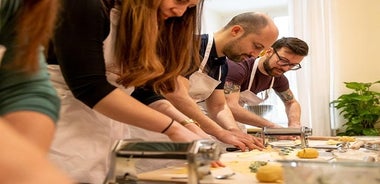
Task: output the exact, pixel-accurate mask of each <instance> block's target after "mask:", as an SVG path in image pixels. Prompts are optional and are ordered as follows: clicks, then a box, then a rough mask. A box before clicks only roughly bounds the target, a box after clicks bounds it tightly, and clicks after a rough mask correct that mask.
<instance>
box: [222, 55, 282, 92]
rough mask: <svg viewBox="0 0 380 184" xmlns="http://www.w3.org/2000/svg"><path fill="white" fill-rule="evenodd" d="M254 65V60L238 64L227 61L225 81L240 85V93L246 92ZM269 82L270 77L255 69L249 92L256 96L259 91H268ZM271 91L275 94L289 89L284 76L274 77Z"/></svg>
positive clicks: (270, 80)
mask: <svg viewBox="0 0 380 184" xmlns="http://www.w3.org/2000/svg"><path fill="white" fill-rule="evenodd" d="M254 63H255V59H254V58H251V59H248V60H245V61H243V62H239V63H238V62H234V61H231V60H229V59H227V64H228V74H227V79H226V81H228V82H232V83H234V84H236V85H240V91H245V90H247V89H248V83H249V80H250V76H251V73H252V68H253V64H254ZM271 82H272V77H271V76H268V75H264V74H263V73H261V72H260V70H258V69H257V70H256V73H255V77H254V79H253V84H252V86H251V89H250V90H251V91H252V92H253V93H255V94H257V93H259V92H261V91H264V90H267V89H269V87H270V84H271ZM273 89H274V90H275V91H276V92H284V91H285V90H287V89H289V81H288V79H287V78H286V77H285V75H281V76H280V77H275V79H274V84H273Z"/></svg>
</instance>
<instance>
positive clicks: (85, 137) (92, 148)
mask: <svg viewBox="0 0 380 184" xmlns="http://www.w3.org/2000/svg"><path fill="white" fill-rule="evenodd" d="M107 40H109V38H107ZM107 40H106V41H107ZM106 41H105V42H106ZM111 41H112V40H111ZM106 45H107V44H105V46H106ZM105 50H107V49H106V48H105ZM108 59H109V58H108ZM108 59H107V58H106V62H107V61H109V60H108ZM111 61H112V60H111ZM48 70H49V73H50V75H51V81H52V83H53V85H54V87H55V89H56V90H57V93H58V95H59V97H60V99H61V111H60V119H59V121H58V123H57V131H56V133H55V137H54V140H53V143H52V146H51V150H50V153H49V157H50V159H51V160H52V161H53V162H54V163H55V164H57V166H58V167H60V168H61V169H63V170H64V171H65V172H66V173H68V174H69V176H70V177H72V178H73V179H74V180H76V181H77V182H82V183H92V184H101V183H103V181H104V179H105V177H106V174H107V173H108V168H109V164H110V159H109V158H110V153H111V148H112V145H113V144H114V142H115V141H116V140H119V139H126V138H130V135H129V134H130V133H129V127H128V126H127V125H125V124H123V123H120V122H117V121H114V120H112V119H110V118H108V117H106V116H104V115H102V114H100V113H98V112H96V111H94V110H92V109H91V108H89V107H87V106H86V105H85V104H83V103H82V102H80V101H79V100H77V99H75V97H74V96H73V95H72V93H71V91H70V90H69V88H68V86H67V85H66V83H65V81H64V79H63V77H62V73H61V71H60V68H59V66H58V65H49V66H48ZM107 70H108V69H107ZM107 77H108V78H113V77H115V76H112V75H110V72H107Z"/></svg>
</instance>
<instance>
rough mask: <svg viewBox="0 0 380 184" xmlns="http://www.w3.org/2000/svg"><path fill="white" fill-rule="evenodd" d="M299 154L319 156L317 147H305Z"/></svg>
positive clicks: (311, 156)
mask: <svg viewBox="0 0 380 184" xmlns="http://www.w3.org/2000/svg"><path fill="white" fill-rule="evenodd" d="M297 156H298V157H300V158H317V157H318V156H319V153H318V150H317V149H315V148H304V149H301V150H299V151H298V153H297Z"/></svg>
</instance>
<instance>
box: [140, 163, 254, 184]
mask: <svg viewBox="0 0 380 184" xmlns="http://www.w3.org/2000/svg"><path fill="white" fill-rule="evenodd" d="M231 172H234V171H233V170H232V169H231V168H230V167H225V168H212V169H211V173H212V174H211V175H207V176H206V177H204V178H203V179H202V180H201V182H200V183H202V184H232V183H241V184H245V183H247V184H248V183H250V184H251V183H258V182H257V180H256V178H255V176H254V175H246V174H243V173H240V172H235V175H233V176H231V177H229V178H227V179H215V178H214V176H217V175H220V174H227V173H231ZM138 179H139V180H143V181H161V182H171V183H187V181H188V179H187V169H186V166H185V165H184V166H177V167H168V168H163V169H159V170H154V171H150V172H145V173H141V174H139V175H138Z"/></svg>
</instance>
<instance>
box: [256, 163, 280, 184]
mask: <svg viewBox="0 0 380 184" xmlns="http://www.w3.org/2000/svg"><path fill="white" fill-rule="evenodd" d="M283 172H284V171H283V168H282V166H281V165H275V164H268V165H264V166H261V167H259V168H258V170H257V173H256V178H257V180H259V182H277V181H279V180H283V175H284V174H283Z"/></svg>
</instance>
